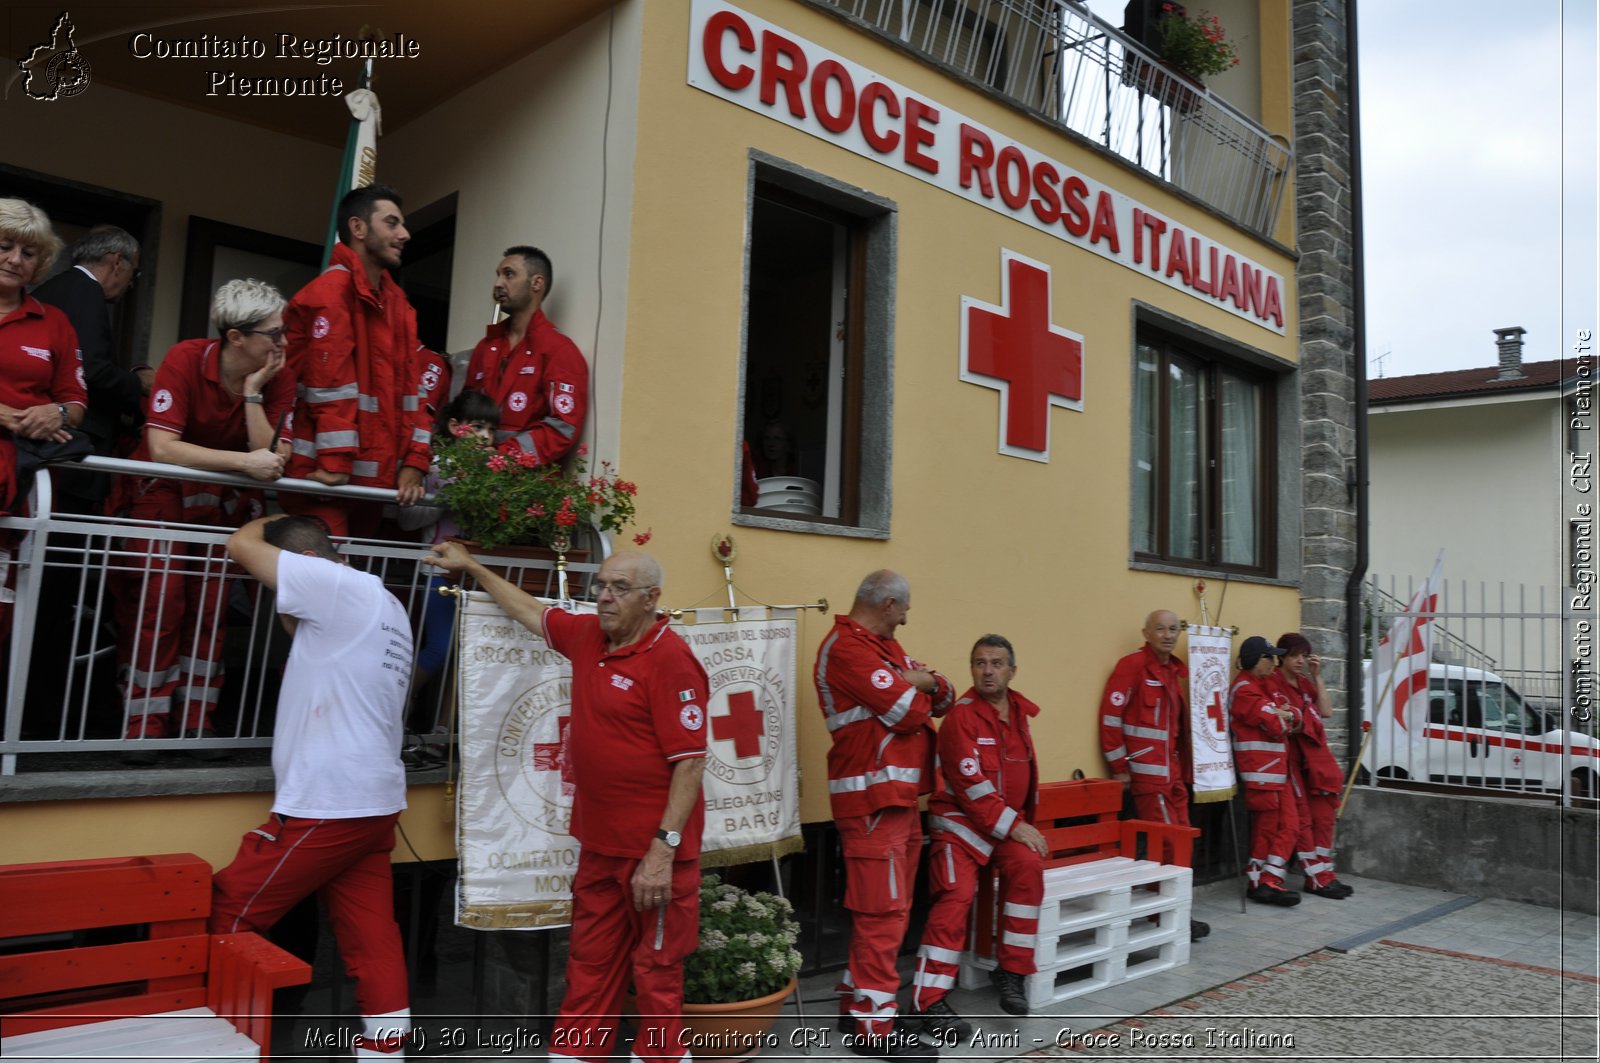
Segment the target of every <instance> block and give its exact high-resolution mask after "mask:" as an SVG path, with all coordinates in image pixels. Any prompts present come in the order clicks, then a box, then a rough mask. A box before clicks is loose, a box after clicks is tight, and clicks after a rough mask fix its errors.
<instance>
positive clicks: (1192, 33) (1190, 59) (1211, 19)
mask: <svg viewBox="0 0 1600 1063" xmlns="http://www.w3.org/2000/svg"><path fill="white" fill-rule="evenodd" d="M1156 37H1157V40H1159V41H1160V42H1161V43H1160V47H1161V61H1162V62H1163V63H1165V64H1166V65H1167V66H1169V67H1171V68H1172V69H1173V70H1174V71H1176V72H1177V73H1179V74H1182V75H1183V76H1184V77H1186V78H1189V79H1190V80H1191V81H1203V80H1204V79H1206V78H1208V77H1211V76H1213V75H1216V74H1220V73H1222V72H1223V71H1225V70H1231V69H1232V68H1234V67H1236V66H1238V65H1239V53H1238V50H1237V49H1236V48H1235V47H1234V45H1233V42H1232V41H1230V40H1228V31H1227V30H1225V29H1223V28H1222V20H1221V19H1219V18H1218V17H1217V16H1216V15H1212V14H1207V13H1206V12H1204V11H1202V12H1200V13H1199V14H1197V15H1195V16H1193V17H1190V15H1189V13H1188V12H1187V11H1186V10H1184V8H1183V5H1181V4H1172V3H1163V4H1162V5H1161V13H1160V15H1158V16H1157V17H1156Z"/></svg>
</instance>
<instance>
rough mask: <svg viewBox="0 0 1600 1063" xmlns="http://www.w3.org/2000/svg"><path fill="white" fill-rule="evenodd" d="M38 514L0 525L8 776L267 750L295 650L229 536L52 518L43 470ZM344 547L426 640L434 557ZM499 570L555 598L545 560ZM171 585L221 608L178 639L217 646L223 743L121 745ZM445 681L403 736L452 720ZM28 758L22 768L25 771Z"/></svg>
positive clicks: (392, 547) (370, 492)
mask: <svg viewBox="0 0 1600 1063" xmlns="http://www.w3.org/2000/svg"><path fill="white" fill-rule="evenodd" d="M82 464H83V466H84V467H87V468H92V469H95V470H99V471H102V472H107V473H110V474H112V475H119V476H129V475H131V476H139V477H150V476H160V477H164V478H169V479H173V480H190V481H198V482H205V483H213V484H222V485H227V486H232V487H238V488H245V489H254V490H261V489H263V488H265V489H266V490H267V492H268V494H269V495H273V494H276V493H278V492H283V491H299V492H306V493H315V494H320V495H332V496H338V497H344V498H350V499H352V500H354V499H363V500H368V501H387V502H392V501H393V498H394V492H393V491H383V490H379V489H376V488H366V487H348V486H347V487H329V486H327V485H326V484H319V483H316V482H314V481H309V480H278V481H274V482H272V483H270V484H262V483H261V482H260V481H256V480H250V479H247V478H244V477H240V476H234V475H231V474H227V473H212V472H201V471H198V470H193V469H185V468H182V467H180V466H175V465H160V464H156V463H148V462H134V461H123V460H118V459H109V458H89V459H86V460H85V461H84V462H83V463H82ZM29 513H30V514H31V515H30V516H27V517H18V516H9V517H0V537H6V538H10V537H11V536H12V535H20V541H18V542H16V543H15V544H14V546H13V552H14V555H15V556H14V558H13V562H12V563H14V564H15V565H16V566H17V575H16V589H15V598H16V604H15V611H14V614H13V623H12V637H11V644H10V651H9V657H8V658H7V659H6V660H5V661H3V662H0V664H4V666H5V675H4V683H3V686H0V693H3V694H4V702H3V708H4V718H3V727H0V774H3V775H12V774H15V773H16V772H17V770H18V769H19V766H20V767H22V768H24V769H31V767H33V766H36V765H42V761H36V760H35V759H34V756H32V755H40V756H43V757H47V758H50V761H51V766H57V765H64V764H69V763H70V764H72V766H78V762H76V761H71V762H69V761H65V760H60V759H56V758H59V757H61V756H62V755H66V754H96V753H98V754H101V756H100V757H99V758H90V759H89V760H88V761H87V762H84V763H83V765H82V766H84V767H87V768H90V769H101V768H105V767H108V766H110V764H111V763H114V762H116V761H117V760H118V759H119V755H120V756H123V757H125V756H127V755H128V754H130V753H134V752H136V751H138V752H147V753H158V754H161V755H163V756H164V757H165V758H166V761H165V762H167V763H178V761H177V760H176V759H175V755H176V754H178V753H191V754H199V753H202V752H204V751H222V752H224V753H226V752H227V751H229V750H237V749H250V748H259V747H266V746H270V745H271V735H272V722H273V716H274V709H275V705H276V695H277V688H278V680H279V676H280V674H281V671H282V666H283V662H284V661H285V660H286V658H287V656H288V648H289V639H288V636H287V635H286V634H285V633H284V632H283V631H282V629H281V627H280V625H279V624H278V623H277V618H276V615H275V613H274V612H273V609H272V604H271V599H272V595H271V594H270V593H268V592H266V591H264V590H263V589H262V588H261V587H260V585H259V584H258V583H256V581H255V580H253V579H251V578H250V577H249V576H248V575H246V574H244V572H243V571H242V570H241V569H239V568H238V567H237V566H231V565H230V563H229V562H228V560H227V556H226V552H225V549H224V547H225V544H226V542H227V538H228V536H229V535H230V534H231V533H232V529H231V528H218V527H208V526H201V525H190V524H172V523H165V524H155V523H151V522H147V521H136V520H132V519H129V518H123V517H106V516H90V515H84V514H75V513H57V512H54V511H53V490H52V483H51V479H50V474H49V470H41V471H40V473H39V475H38V477H37V478H36V480H35V482H34V485H33V489H32V493H31V495H30V505H29ZM0 545H4V543H3V541H0ZM339 547H340V552H341V553H342V554H343V555H344V556H345V557H346V558H347V559H348V560H349V562H350V563H351V564H352V565H354V566H356V567H357V568H360V569H362V570H364V571H368V572H373V573H375V574H377V575H378V576H380V577H381V578H382V579H383V581H384V583H385V585H386V586H387V587H388V588H389V590H390V591H391V592H393V593H394V595H395V596H396V597H397V598H399V599H400V601H401V603H402V604H403V605H405V607H406V609H407V611H408V612H409V614H410V615H411V617H412V622H413V626H414V628H415V629H416V633H417V635H418V638H419V644H420V640H421V638H423V637H425V636H426V634H427V628H426V625H427V619H426V614H425V613H424V610H423V603H424V600H425V596H426V594H427V591H428V584H429V580H430V578H431V577H432V576H433V575H434V574H435V573H434V570H432V569H427V568H424V567H422V566H421V565H420V564H419V561H420V559H421V558H422V557H423V556H424V554H425V552H426V549H427V548H426V546H425V545H424V544H422V543H420V542H417V541H415V540H411V541H407V540H403V539H347V540H339ZM597 562H598V558H596V559H595V560H594V561H593V562H569V564H568V565H567V571H568V574H569V579H570V590H571V592H572V594H573V595H574V596H583V595H585V594H586V593H587V590H588V584H589V580H590V579H591V578H592V575H593V573H594V572H595V570H596V569H597V568H598V564H597ZM495 564H496V565H497V566H501V567H503V568H505V569H506V570H507V575H508V577H510V578H513V579H514V580H516V581H518V582H519V583H520V584H521V585H522V586H524V587H525V588H526V589H528V590H529V591H531V592H533V593H536V594H540V595H545V596H550V597H554V596H555V595H556V593H557V580H556V572H555V570H554V563H553V562H551V561H547V560H535V559H527V558H511V557H497V558H496V559H495ZM171 575H176V576H180V577H182V580H183V587H184V590H183V594H184V597H185V599H186V600H187V601H188V602H191V603H192V602H201V603H204V602H207V601H210V600H220V602H221V605H220V607H218V608H214V609H207V608H202V609H200V610H198V611H199V612H200V613H202V614H204V615H203V616H201V618H200V621H199V624H197V625H195V626H193V629H192V630H191V631H188V632H183V633H182V634H181V638H182V639H183V640H184V642H183V645H181V646H180V647H179V650H178V653H179V656H180V657H199V656H203V654H202V653H200V652H198V651H199V650H200V647H201V645H202V644H203V643H207V642H209V641H210V640H212V639H213V637H215V638H217V639H218V640H219V641H220V642H221V643H222V646H223V652H222V659H221V664H222V676H221V680H220V682H213V683H211V684H210V685H212V686H214V687H215V688H216V689H215V693H214V694H208V695H207V696H208V697H211V698H213V699H214V700H215V703H216V704H215V710H214V723H215V725H216V737H213V738H206V737H195V736H190V737H163V738H149V737H135V738H131V739H130V738H127V737H125V735H126V732H127V725H128V721H129V718H130V717H131V716H132V715H134V714H135V710H134V707H133V701H132V691H133V687H132V686H131V685H130V684H129V682H128V673H129V671H130V670H131V669H134V668H140V667H141V665H143V666H145V669H146V670H147V671H148V669H149V665H150V664H151V661H152V657H151V648H152V647H151V641H152V640H150V639H148V638H147V637H146V635H145V631H146V630H147V629H153V628H158V627H160V626H161V625H162V622H163V620H165V619H170V618H167V617H164V615H163V611H164V610H166V609H169V608H172V609H178V608H181V607H180V606H179V605H178V604H177V603H176V601H175V600H174V597H173V594H172V592H171V591H170V589H169V590H167V592H166V593H163V589H164V587H166V586H167V584H166V583H165V579H166V577H168V576H171ZM0 576H3V572H0ZM208 625H209V626H208ZM169 626H170V625H169ZM188 674H189V675H194V674H198V670H196V671H193V672H191V673H188ZM441 679H442V680H444V681H440V682H437V683H436V684H434V688H435V693H434V695H433V697H432V698H431V699H430V700H429V701H427V703H425V704H413V706H412V710H411V713H410V716H409V719H408V729H409V730H412V731H414V732H417V733H420V734H424V735H426V734H429V733H431V732H433V731H435V730H436V728H437V727H438V726H439V725H441V724H447V723H448V719H449V715H448V708H449V698H448V692H449V691H450V689H451V684H450V683H449V682H448V681H447V677H441ZM180 685H185V684H184V680H180ZM415 693H416V692H414V695H415ZM182 715H183V706H182V703H181V699H180V697H179V694H178V693H177V692H174V694H173V695H172V704H171V712H170V719H171V720H172V721H173V722H174V723H178V722H180V721H181V720H182ZM444 740H445V739H444V738H442V737H441V738H439V739H435V741H444ZM106 754H111V756H109V757H108V756H106ZM212 755H215V754H212ZM19 756H28V758H29V759H28V760H27V761H25V762H21V763H20V764H19V760H18V758H19Z"/></svg>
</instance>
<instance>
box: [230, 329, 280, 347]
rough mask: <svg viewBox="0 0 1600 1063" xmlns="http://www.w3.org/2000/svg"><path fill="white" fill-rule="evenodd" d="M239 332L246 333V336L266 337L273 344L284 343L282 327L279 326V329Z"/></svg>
mask: <svg viewBox="0 0 1600 1063" xmlns="http://www.w3.org/2000/svg"><path fill="white" fill-rule="evenodd" d="M239 331H240V332H242V333H244V334H245V335H246V336H265V337H266V338H267V339H269V340H271V341H272V342H273V343H282V342H283V326H282V325H279V326H278V327H277V328H242V329H240V330H239Z"/></svg>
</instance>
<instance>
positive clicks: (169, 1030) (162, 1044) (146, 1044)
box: [0, 1008, 261, 1063]
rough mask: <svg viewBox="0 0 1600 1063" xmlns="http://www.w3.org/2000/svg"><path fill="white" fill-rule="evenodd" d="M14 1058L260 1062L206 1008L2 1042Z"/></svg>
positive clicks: (253, 1049)
mask: <svg viewBox="0 0 1600 1063" xmlns="http://www.w3.org/2000/svg"><path fill="white" fill-rule="evenodd" d="M0 1054H3V1055H4V1056H5V1058H6V1059H7V1060H8V1061H9V1060H13V1059H150V1058H153V1059H160V1060H161V1061H162V1063H207V1061H210V1060H219V1059H260V1058H261V1046H259V1045H257V1044H256V1043H255V1042H254V1041H252V1040H250V1038H248V1037H246V1036H245V1035H244V1034H242V1033H240V1032H239V1031H238V1030H237V1029H236V1028H235V1027H234V1025H233V1024H232V1023H230V1022H229V1021H228V1020H227V1019H224V1018H220V1017H219V1016H218V1015H217V1014H216V1013H215V1012H214V1011H212V1010H211V1009H210V1008H187V1009H185V1010H183V1011H166V1012H161V1013H160V1014H156V1015H138V1016H133V1017H130V1018H125V1019H106V1020H104V1021H102V1022H89V1023H83V1024H82V1025H79V1026H63V1027H60V1028H59V1029H55V1030H40V1031H39V1032H38V1033H25V1034H18V1035H16V1036H14V1037H7V1038H5V1039H4V1040H3V1041H0Z"/></svg>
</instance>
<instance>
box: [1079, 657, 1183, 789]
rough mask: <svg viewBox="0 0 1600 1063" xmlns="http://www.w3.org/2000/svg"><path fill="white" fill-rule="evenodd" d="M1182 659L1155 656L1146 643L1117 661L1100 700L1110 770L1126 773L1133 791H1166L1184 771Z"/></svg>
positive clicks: (1102, 746)
mask: <svg viewBox="0 0 1600 1063" xmlns="http://www.w3.org/2000/svg"><path fill="white" fill-rule="evenodd" d="M1186 676H1187V672H1186V671H1185V668H1184V664H1183V661H1181V660H1179V659H1178V658H1177V657H1176V656H1173V657H1169V658H1168V659H1167V663H1166V664H1162V663H1161V662H1160V661H1158V660H1157V659H1156V655H1155V652H1154V651H1153V650H1151V649H1150V647H1149V646H1141V647H1139V649H1138V651H1137V652H1134V653H1130V654H1128V655H1127V656H1126V657H1124V658H1122V660H1120V661H1118V662H1117V666H1116V667H1115V668H1113V669H1112V670H1111V678H1110V679H1108V680H1106V690H1105V695H1104V697H1103V698H1102V699H1101V701H1100V749H1101V751H1102V752H1104V753H1105V757H1106V766H1107V767H1108V768H1110V769H1111V774H1113V775H1121V774H1123V773H1127V774H1128V775H1129V776H1130V778H1131V780H1132V789H1133V792H1134V793H1153V792H1156V791H1164V790H1166V789H1167V788H1168V786H1169V785H1171V783H1172V782H1173V781H1174V775H1173V773H1174V772H1177V773H1179V777H1181V776H1183V775H1186V774H1187V770H1186V769H1187V766H1186V765H1185V764H1184V763H1183V757H1182V754H1181V752H1180V749H1181V740H1180V737H1179V736H1180V734H1181V732H1182V730H1183V728H1184V726H1185V725H1186V723H1187V721H1188V708H1189V698H1188V695H1187V694H1186V693H1185V692H1184V688H1183V684H1184V679H1185V678H1186Z"/></svg>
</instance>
